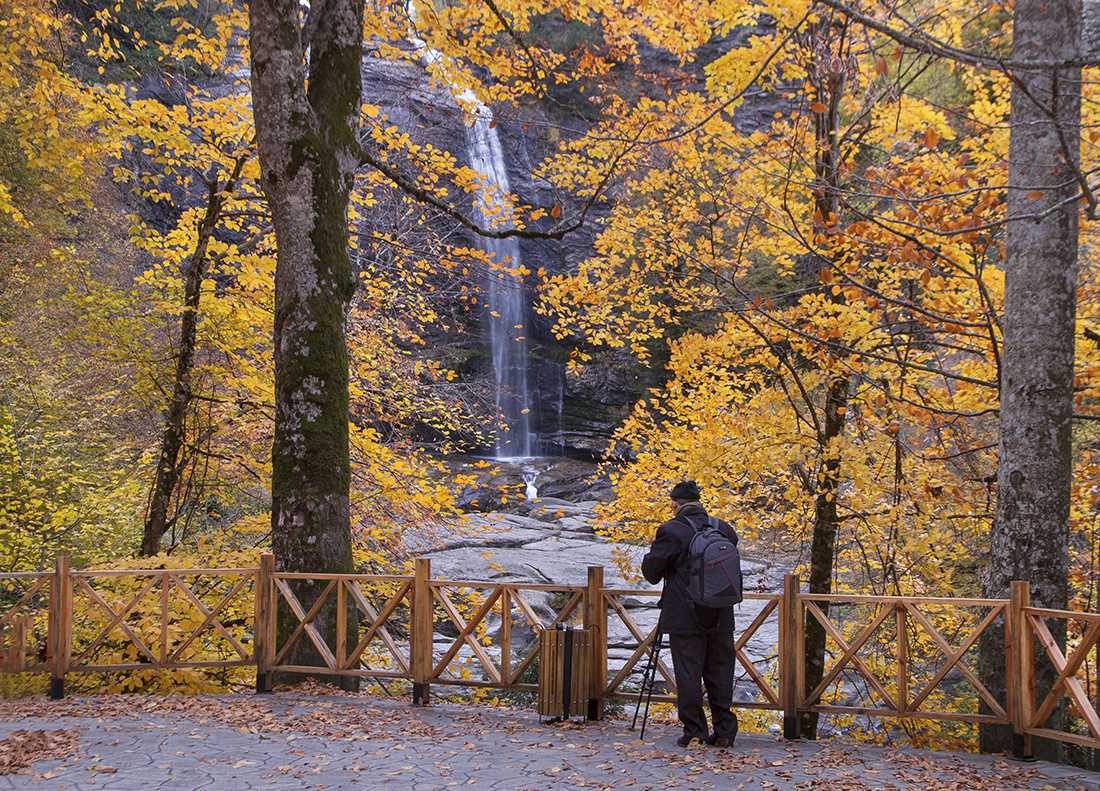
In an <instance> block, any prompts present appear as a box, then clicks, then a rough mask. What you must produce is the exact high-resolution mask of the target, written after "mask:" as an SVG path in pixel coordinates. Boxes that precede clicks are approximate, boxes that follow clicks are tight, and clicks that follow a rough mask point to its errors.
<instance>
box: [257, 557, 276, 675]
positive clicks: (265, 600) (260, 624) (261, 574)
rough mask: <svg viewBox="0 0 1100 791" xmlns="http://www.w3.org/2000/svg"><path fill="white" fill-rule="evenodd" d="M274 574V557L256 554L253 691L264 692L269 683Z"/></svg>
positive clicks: (272, 650) (271, 656) (272, 646)
mask: <svg viewBox="0 0 1100 791" xmlns="http://www.w3.org/2000/svg"><path fill="white" fill-rule="evenodd" d="M274 573H275V556H274V555H272V554H267V553H265V554H263V555H260V567H259V568H258V569H257V570H256V581H255V583H253V585H252V597H253V599H254V612H253V616H252V658H253V659H254V660H255V662H256V691H257V692H268V691H270V690H271V688H272V686H273V684H272V681H273V679H272V674H271V665H272V660H273V659H274V653H275V642H274V640H273V639H272V637H271V636H270V635H269V623H271V622H273V621H274V620H275V586H274V585H272V584H271V576H272V574H274Z"/></svg>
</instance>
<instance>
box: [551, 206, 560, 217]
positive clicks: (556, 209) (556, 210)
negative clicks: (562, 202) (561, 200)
mask: <svg viewBox="0 0 1100 791" xmlns="http://www.w3.org/2000/svg"><path fill="white" fill-rule="evenodd" d="M550 216H551V217H553V218H554V219H557V218H558V217H561V206H555V207H554V208H552V209H551V210H550Z"/></svg>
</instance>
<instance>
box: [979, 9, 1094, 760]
mask: <svg viewBox="0 0 1100 791" xmlns="http://www.w3.org/2000/svg"><path fill="white" fill-rule="evenodd" d="M1079 42H1080V12H1079V7H1078V4H1077V3H1076V2H1073V0H1018V2H1017V3H1016V5H1015V12H1014V27H1013V51H1012V57H1013V59H1014V60H1041V61H1046V62H1057V61H1060V60H1066V61H1068V60H1071V59H1074V58H1076V57H1078V54H1079V46H1080V45H1079ZM1013 79H1014V83H1013V89H1012V109H1011V116H1010V121H1011V124H1010V126H1011V131H1010V135H1011V137H1010V143H1009V171H1008V216H1009V223H1008V228H1007V232H1006V235H1005V304H1004V352H1003V355H1002V365H1001V393H1000V397H1001V408H1000V431H1001V434H1000V448H999V451H998V453H999V457H998V471H997V509H996V515H995V518H994V523H993V529H992V533H991V536H990V554H989V571H988V577H987V579H986V583H985V595H986V596H989V597H996V598H1007V597H1008V595H1009V589H1010V582H1011V581H1012V580H1026V581H1027V582H1029V583H1030V584H1031V597H1032V602H1033V603H1034V604H1036V605H1038V606H1041V607H1052V608H1059V609H1061V608H1065V607H1066V605H1067V597H1068V582H1067V577H1068V562H1069V559H1068V533H1069V509H1070V484H1071V477H1072V460H1071V428H1072V425H1071V424H1072V419H1073V354H1074V348H1073V347H1074V322H1075V315H1076V290H1077V220H1078V206H1077V201H1076V200H1075V197H1076V195H1077V193H1078V188H1079V187H1078V183H1077V181H1076V178H1075V168H1074V167H1073V166H1071V165H1070V163H1073V164H1074V165H1075V164H1076V162H1077V161H1078V156H1079V134H1080V113H1081V108H1080V87H1081V86H1080V80H1081V74H1080V70H1079V69H1035V70H1032V71H1028V72H1020V71H1017V72H1016V73H1014V75H1013ZM1059 639H1060V640H1062V641H1063V643H1064V639H1065V636H1064V632H1063V633H1062V635H1061V637H1060V638H1059ZM1004 667H1005V655H1004V636H1003V631H998V632H996V633H991V634H990V635H989V638H988V639H986V640H984V641H983V643H982V645H981V649H980V668H979V670H980V677H981V681H982V683H983V684H985V685H986V686H987V687H988V688H989V689H990V690H991V691H992V692H994V694H996V695H998V696H1000V697H1001V698H1003V697H1004V695H1005V688H1006V683H1005V682H1006V679H1005V673H1004ZM1055 678H1056V674H1055V673H1054V669H1053V667H1052V666H1051V665H1050V663H1049V662H1046V661H1040V662H1039V664H1038V665H1037V670H1036V694H1038V695H1045V694H1046V690H1049V689H1050V687H1051V685H1052V684H1053V681H1054V679H1055ZM1010 735H1011V734H1010V731H1009V729H1007V728H994V727H986V728H983V729H982V732H981V747H982V750H983V751H987V752H997V751H1001V750H1005V749H1009V748H1011V746H1012V745H1011V741H1010ZM1035 747H1036V753H1037V754H1040V755H1041V756H1042V757H1045V758H1053V759H1057V758H1058V753H1059V750H1058V749H1057V745H1056V744H1055V743H1050V742H1047V743H1046V744H1045V745H1040V744H1039V743H1036V745H1035Z"/></svg>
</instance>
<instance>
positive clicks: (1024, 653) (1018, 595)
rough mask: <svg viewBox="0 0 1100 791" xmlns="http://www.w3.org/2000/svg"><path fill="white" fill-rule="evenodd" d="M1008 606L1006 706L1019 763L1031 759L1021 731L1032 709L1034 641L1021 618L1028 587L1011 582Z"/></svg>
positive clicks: (1027, 601) (1028, 743)
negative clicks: (1007, 688)
mask: <svg viewBox="0 0 1100 791" xmlns="http://www.w3.org/2000/svg"><path fill="white" fill-rule="evenodd" d="M1008 606H1009V612H1008V617H1007V618H1006V619H1005V621H1006V624H1005V625H1006V627H1007V633H1008V640H1007V641H1008V646H1007V648H1008V652H1007V653H1008V658H1009V662H1010V664H1011V667H1010V668H1009V673H1008V682H1009V685H1010V691H1009V703H1010V705H1011V706H1012V756H1013V757H1014V758H1018V759H1021V760H1023V759H1026V758H1030V757H1031V755H1032V749H1031V736H1030V735H1028V734H1026V733H1024V729H1025V728H1027V727H1028V725H1029V724H1030V722H1031V715H1032V711H1033V710H1034V708H1035V654H1034V653H1033V652H1034V642H1035V641H1034V636H1033V635H1032V633H1031V628H1030V627H1029V626H1028V623H1027V617H1026V616H1025V615H1024V608H1025V607H1030V606H1031V586H1030V584H1029V583H1027V582H1020V581H1013V583H1012V598H1011V600H1010V601H1009V605H1008Z"/></svg>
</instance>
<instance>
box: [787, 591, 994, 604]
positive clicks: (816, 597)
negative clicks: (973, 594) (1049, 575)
mask: <svg viewBox="0 0 1100 791" xmlns="http://www.w3.org/2000/svg"><path fill="white" fill-rule="evenodd" d="M798 598H799V599H800V600H801V601H804V602H818V601H824V602H834V603H836V604H888V605H894V604H903V605H905V604H935V605H942V606H945V607H994V606H996V605H998V604H1005V600H1004V599H953V598H945V597H942V596H861V595H858V594H836V593H800V594H798Z"/></svg>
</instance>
